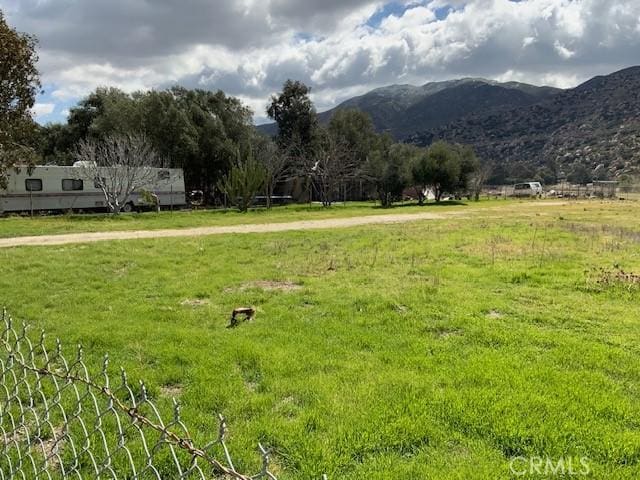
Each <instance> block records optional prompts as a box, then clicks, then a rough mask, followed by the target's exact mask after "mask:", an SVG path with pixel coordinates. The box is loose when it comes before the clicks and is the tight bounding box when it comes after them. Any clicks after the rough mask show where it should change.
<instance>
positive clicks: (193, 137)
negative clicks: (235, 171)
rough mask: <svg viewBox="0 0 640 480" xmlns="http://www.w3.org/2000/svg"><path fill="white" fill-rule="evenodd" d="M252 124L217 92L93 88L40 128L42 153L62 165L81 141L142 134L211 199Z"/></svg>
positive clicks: (190, 186)
mask: <svg viewBox="0 0 640 480" xmlns="http://www.w3.org/2000/svg"><path fill="white" fill-rule="evenodd" d="M251 120H252V116H251V111H250V110H249V109H248V108H247V107H245V106H244V105H243V104H242V103H241V102H240V101H239V100H238V99H236V98H233V97H228V96H226V95H225V94H224V93H222V92H220V91H219V92H210V91H205V90H188V89H185V88H181V87H174V88H171V89H169V90H164V91H150V92H136V93H133V94H128V93H125V92H123V91H121V90H118V89H116V88H98V89H97V90H96V91H94V92H92V93H91V94H89V95H88V96H87V97H85V98H84V99H82V100H81V101H80V102H79V103H78V105H77V106H76V107H74V108H72V109H71V112H70V115H69V119H68V123H67V125H65V126H64V127H60V126H56V125H48V126H45V127H43V128H42V131H41V134H40V139H41V140H40V145H41V155H42V156H43V157H44V158H46V159H47V160H48V161H50V162H54V163H64V162H68V160H69V157H70V155H69V152H72V151H73V149H74V146H75V145H77V144H78V143H79V142H80V141H83V140H89V139H91V140H96V141H99V140H101V139H104V138H107V137H110V136H113V135H128V134H141V135H144V136H145V138H147V139H148V141H149V142H151V144H152V146H153V147H154V150H155V151H157V152H158V153H159V155H160V156H161V157H162V158H163V160H164V162H165V163H166V164H169V165H171V166H173V167H181V168H183V169H184V173H185V182H186V186H187V188H188V189H190V190H196V189H198V190H203V191H204V192H205V194H207V195H210V194H213V193H214V187H215V185H216V183H217V182H218V180H219V179H220V177H221V176H222V175H223V174H225V173H226V172H227V171H228V170H229V168H230V167H231V165H232V164H233V163H234V162H235V160H236V156H237V151H238V148H239V145H240V144H241V143H246V142H247V141H248V139H249V138H250V136H251V135H252V132H253V128H252V125H251Z"/></svg>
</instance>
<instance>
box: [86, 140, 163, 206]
mask: <svg viewBox="0 0 640 480" xmlns="http://www.w3.org/2000/svg"><path fill="white" fill-rule="evenodd" d="M75 158H76V164H75V165H76V166H77V167H79V168H80V172H81V176H82V177H83V178H84V179H85V180H87V181H90V182H93V183H94V185H95V186H96V188H99V189H100V190H101V191H102V193H103V195H104V198H105V201H106V203H107V205H108V207H109V210H110V211H111V212H112V213H114V214H116V215H117V214H118V213H120V211H121V210H122V209H123V208H125V206H126V205H127V204H128V203H129V199H130V197H131V195H132V194H133V193H134V192H136V191H140V190H143V189H152V187H153V185H154V183H155V182H156V180H157V178H156V176H157V171H156V170H155V169H154V168H155V167H160V166H161V165H162V162H161V161H160V157H159V155H158V153H157V152H156V151H155V149H154V148H153V147H152V146H151V144H150V143H149V142H148V141H147V140H146V138H145V137H143V136H139V135H110V136H108V137H106V138H105V139H104V140H102V141H96V140H90V139H87V140H82V141H81V142H80V143H79V144H78V146H77V148H76V152H75Z"/></svg>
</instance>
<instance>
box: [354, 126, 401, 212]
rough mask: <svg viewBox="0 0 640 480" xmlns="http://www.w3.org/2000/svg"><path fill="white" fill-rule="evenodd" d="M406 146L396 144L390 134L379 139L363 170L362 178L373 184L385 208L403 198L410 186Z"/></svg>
mask: <svg viewBox="0 0 640 480" xmlns="http://www.w3.org/2000/svg"><path fill="white" fill-rule="evenodd" d="M405 147H406V145H401V144H394V143H393V139H392V138H391V136H390V135H388V134H383V135H380V136H378V137H377V139H376V143H375V145H374V147H373V148H372V150H371V152H370V153H369V156H368V157H367V160H366V162H365V164H364V166H363V168H362V176H363V178H364V179H366V180H367V181H368V182H369V183H371V184H372V185H373V187H374V189H375V191H376V195H377V197H378V200H380V203H381V205H382V206H383V207H390V206H391V205H392V203H393V202H394V201H396V200H398V199H400V198H401V197H402V191H403V190H404V189H405V187H406V186H407V185H408V175H407V167H408V161H407V156H406V153H407V151H406V149H405Z"/></svg>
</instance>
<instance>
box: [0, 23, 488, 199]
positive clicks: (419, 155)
mask: <svg viewBox="0 0 640 480" xmlns="http://www.w3.org/2000/svg"><path fill="white" fill-rule="evenodd" d="M0 35H1V38H0V39H1V40H2V42H1V46H0V48H1V49H2V50H0V55H1V57H2V58H1V60H2V62H1V64H0V65H1V67H0V68H2V70H0V75H2V78H1V80H2V82H1V85H2V87H0V88H1V89H2V92H0V115H1V117H0V183H1V181H2V178H5V177H4V176H3V174H4V173H6V172H7V171H8V169H9V168H11V167H13V166H15V165H17V164H19V163H32V164H33V163H36V162H37V163H43V164H57V165H70V164H72V163H73V162H74V161H76V160H83V159H86V158H87V156H88V155H89V153H88V152H101V151H108V150H109V149H107V148H103V147H101V146H105V145H111V146H113V145H116V144H127V142H129V143H131V142H132V141H133V144H135V145H139V146H140V148H139V150H140V151H145V152H150V151H152V152H153V155H149V158H154V159H158V162H160V163H162V166H165V167H173V168H182V169H183V170H184V175H185V184H186V188H187V190H188V191H192V190H198V191H202V192H203V195H204V197H205V199H207V201H209V202H212V203H216V202H218V203H231V204H234V205H236V206H237V207H238V208H239V209H240V210H246V209H248V208H249V207H250V206H251V205H252V204H253V202H254V200H255V198H256V196H257V195H260V194H262V195H263V196H264V197H265V198H266V204H267V206H270V205H271V199H272V198H273V197H274V195H275V194H276V193H280V194H286V195H293V196H294V197H295V199H297V200H312V199H313V200H319V201H321V202H322V204H323V205H325V206H330V205H331V204H332V203H334V202H335V201H337V200H344V199H367V198H373V197H375V198H377V199H378V200H379V201H380V202H381V204H382V205H384V206H390V205H391V204H392V203H393V202H395V201H397V200H400V199H402V197H403V194H407V192H413V196H414V197H415V198H417V199H418V200H419V201H420V203H424V202H425V201H426V200H427V197H429V196H431V197H432V198H434V199H435V200H436V201H440V200H441V199H442V197H443V195H445V194H449V195H461V194H476V195H477V193H478V192H479V190H478V188H477V186H478V185H480V187H481V183H483V182H482V181H481V180H482V179H483V178H484V179H486V175H485V173H486V172H484V173H483V169H481V168H480V164H479V162H478V160H477V158H476V156H475V154H474V152H473V150H472V149H471V148H469V147H465V146H461V145H450V144H446V143H443V142H437V143H435V144H433V145H432V146H431V147H429V148H419V147H416V146H411V145H406V144H399V143H396V142H394V141H393V139H392V138H391V136H390V135H388V134H379V133H377V132H376V131H375V129H374V126H373V123H372V121H371V118H370V117H369V116H368V115H366V114H365V113H363V112H361V111H357V110H341V111H338V112H336V114H335V115H334V116H333V118H331V120H330V121H329V123H328V124H327V125H322V124H320V122H319V121H318V116H317V113H316V109H315V107H314V105H313V102H312V101H311V98H310V88H309V87H307V86H306V85H304V84H303V83H301V82H298V81H293V80H288V81H287V82H285V84H284V85H283V88H282V91H281V92H279V93H278V94H276V95H273V96H272V97H271V99H270V101H269V103H268V107H267V110H266V113H267V115H268V117H269V118H271V119H272V120H273V121H275V123H276V124H277V126H278V133H277V135H276V136H275V137H273V138H271V137H268V136H266V135H263V134H261V133H259V132H258V130H257V129H256V128H255V127H254V126H253V122H252V118H253V114H252V111H251V110H250V109H249V108H247V107H246V106H245V105H243V104H242V102H241V101H240V100H238V99H237V98H234V97H231V96H227V95H225V94H224V93H223V92H221V91H217V92H212V91H207V90H198V89H196V90H191V89H186V88H183V87H178V86H176V87H172V88H169V89H166V90H161V91H145V92H135V93H125V92H123V91H121V90H119V89H116V88H98V89H96V90H95V91H94V92H92V93H90V94H89V95H87V96H86V97H85V98H83V99H82V100H81V101H79V102H78V104H77V105H76V106H74V107H73V108H71V109H70V112H69V115H68V119H67V121H66V123H63V124H48V125H44V126H39V125H37V124H35V122H33V120H32V118H31V114H30V109H31V108H32V107H33V105H34V101H35V96H36V94H37V92H38V91H39V88H40V84H39V82H38V75H37V70H36V69H35V63H36V60H37V56H36V53H35V46H36V42H35V39H34V38H33V37H30V36H28V35H24V34H20V33H17V32H15V30H13V29H11V28H10V27H8V26H7V25H6V23H5V22H4V20H3V19H2V16H1V12H0ZM12 63H13V64H16V65H17V67H10V66H9V65H11V64H12ZM132 136H134V137H135V138H133V139H132ZM141 142H142V143H143V145H140V143H141ZM112 150H113V149H112ZM123 151H127V149H124V150H123ZM89 156H90V158H92V159H94V160H95V162H96V163H97V164H100V162H101V158H100V155H95V154H94V153H91V154H90V155H89ZM103 160H104V161H105V162H106V161H107V160H106V159H103ZM110 161H113V159H110ZM136 161H137V162H139V161H140V159H136ZM478 182H480V183H478ZM474 185H475V187H474Z"/></svg>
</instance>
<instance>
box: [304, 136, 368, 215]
mask: <svg viewBox="0 0 640 480" xmlns="http://www.w3.org/2000/svg"><path fill="white" fill-rule="evenodd" d="M310 160H311V162H312V163H311V162H307V165H306V167H307V169H308V170H307V172H308V173H307V174H308V175H310V176H311V178H312V180H313V181H314V183H315V186H316V187H317V188H318V191H319V194H320V200H321V201H322V205H323V206H325V207H330V206H331V204H332V203H333V201H334V196H335V194H336V192H337V191H338V189H339V188H340V187H341V186H342V185H344V183H345V182H346V181H348V180H351V179H353V178H356V176H357V167H358V165H357V163H356V161H355V157H354V155H353V154H352V152H351V151H350V150H349V148H348V147H347V145H346V144H345V143H344V142H343V141H341V140H339V139H337V138H336V137H335V136H334V135H332V134H331V133H330V132H323V133H322V134H321V138H320V139H319V142H318V146H317V148H315V151H314V153H313V155H312V156H311V157H310Z"/></svg>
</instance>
